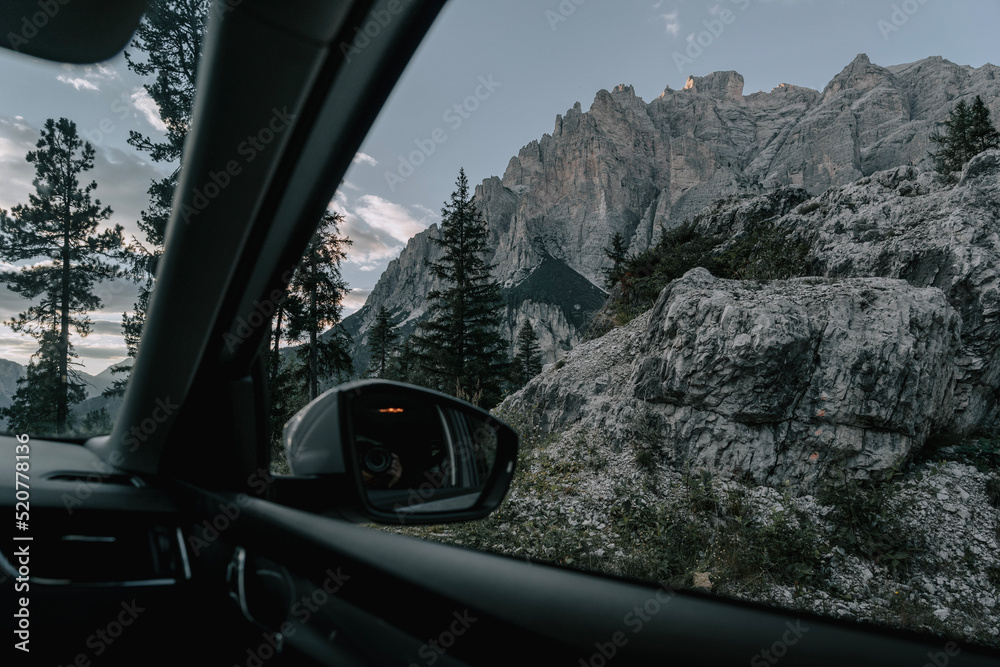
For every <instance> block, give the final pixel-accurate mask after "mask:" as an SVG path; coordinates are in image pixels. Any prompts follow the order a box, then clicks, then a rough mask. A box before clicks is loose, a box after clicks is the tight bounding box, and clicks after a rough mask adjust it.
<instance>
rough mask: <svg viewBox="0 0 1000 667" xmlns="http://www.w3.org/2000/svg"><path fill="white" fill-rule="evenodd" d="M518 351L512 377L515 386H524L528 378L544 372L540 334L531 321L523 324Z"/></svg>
mask: <svg viewBox="0 0 1000 667" xmlns="http://www.w3.org/2000/svg"><path fill="white" fill-rule="evenodd" d="M515 345H516V348H517V352H516V353H515V354H514V361H513V363H512V364H511V367H512V368H511V371H512V372H511V379H512V380H513V382H514V384H515V386H517V387H523V386H524V385H526V384H527V383H528V380H530V379H531V378H533V377H535V376H536V375H538V374H539V373H541V372H542V351H541V349H540V348H539V347H538V336H536V335H535V329H534V328H533V327H532V326H531V323H530V322H525V323H524V324H523V325H521V330H520V331H518V333H517V341H516V343H515Z"/></svg>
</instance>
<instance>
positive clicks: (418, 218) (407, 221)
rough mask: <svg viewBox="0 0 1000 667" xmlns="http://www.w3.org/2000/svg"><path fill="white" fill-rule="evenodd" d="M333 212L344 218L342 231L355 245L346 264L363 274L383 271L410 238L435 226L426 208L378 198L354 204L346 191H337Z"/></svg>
mask: <svg viewBox="0 0 1000 667" xmlns="http://www.w3.org/2000/svg"><path fill="white" fill-rule="evenodd" d="M330 208H331V209H332V210H334V211H336V212H338V213H340V214H341V215H343V216H344V222H343V224H342V225H341V228H340V231H341V233H342V234H345V235H346V236H348V237H349V238H350V239H351V241H352V242H353V245H352V246H351V247H350V249H348V251H347V259H346V260H345V263H347V264H350V265H352V266H354V267H356V268H357V269H359V270H361V271H374V270H375V269H380V268H382V267H384V265H385V262H386V260H389V259H393V258H395V257H396V255H398V254H399V251H400V250H402V249H403V246H404V245H405V244H406V242H407V241H408V240H410V238H412V237H413V236H415V235H416V234H419V233H420V232H422V231H423V230H425V229H426V228H427V227H428V226H429V225H430V224H431V223H433V222H436V216H435V214H434V212H433V211H431V210H430V209H427V208H425V207H423V206H411V207H406V206H403V205H401V204H396V203H394V202H391V201H388V200H386V199H383V198H381V197H378V196H375V195H364V196H362V197H359V198H358V199H357V200H356V201H355V202H353V203H351V202H350V200H349V199H348V197H347V195H346V194H345V193H344V192H343V190H338V191H337V194H336V196H335V197H334V200H333V201H332V202H331V203H330Z"/></svg>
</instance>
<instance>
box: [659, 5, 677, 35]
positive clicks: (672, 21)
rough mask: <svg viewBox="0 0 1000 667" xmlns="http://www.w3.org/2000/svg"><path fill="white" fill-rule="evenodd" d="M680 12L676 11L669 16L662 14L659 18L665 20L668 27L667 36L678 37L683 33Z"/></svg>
mask: <svg viewBox="0 0 1000 667" xmlns="http://www.w3.org/2000/svg"><path fill="white" fill-rule="evenodd" d="M679 13H680V12H679V11H678V10H676V9H675V10H674V11H672V12H670V13H669V14H660V16H659V18H660V19H662V20H663V22H664V23H665V26H666V31H667V34H669V35H673V36H674V37H676V36H677V35H678V34H679V33H680V31H681V22H680V20H679V18H678V16H679Z"/></svg>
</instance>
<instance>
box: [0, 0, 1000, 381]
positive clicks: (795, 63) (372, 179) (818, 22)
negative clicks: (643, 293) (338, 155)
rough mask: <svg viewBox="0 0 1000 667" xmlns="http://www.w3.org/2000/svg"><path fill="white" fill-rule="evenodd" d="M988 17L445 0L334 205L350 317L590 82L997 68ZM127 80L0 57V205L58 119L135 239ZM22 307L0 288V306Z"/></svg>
mask: <svg viewBox="0 0 1000 667" xmlns="http://www.w3.org/2000/svg"><path fill="white" fill-rule="evenodd" d="M998 27H1000V6H998V4H997V3H995V2H994V1H993V0H961V1H960V2H955V1H954V0H952V1H950V2H946V1H945V0H905V1H899V0H895V1H888V0H715V1H711V2H699V1H696V0H504V1H503V2H490V1H487V0H452V2H450V4H449V5H447V7H446V8H445V10H444V12H443V13H442V14H441V16H440V17H439V18H438V20H437V22H436V24H435V25H434V28H433V29H432V31H431V32H430V34H429V35H428V37H427V39H426V40H425V41H424V43H423V45H422V46H421V48H420V50H419V51H418V53H417V56H416V57H415V58H414V60H413V61H412V62H411V63H410V65H409V66H408V67H407V70H406V72H405V74H404V77H403V79H402V80H401V81H400V83H399V84H398V85H397V87H396V89H395V91H394V92H393V94H392V96H391V97H390V100H389V103H388V104H387V105H386V107H385V109H384V110H383V112H382V114H381V115H380V116H379V118H378V121H377V122H376V124H375V127H374V128H373V130H372V132H371V133H370V135H369V136H368V137H367V139H366V140H365V142H364V144H363V146H362V149H361V152H360V153H359V154H358V155H357V156H356V157H355V161H354V164H353V166H352V168H351V169H350V171H349V172H348V174H347V176H346V179H345V183H344V185H343V186H342V187H341V189H340V192H339V193H338V195H337V199H336V201H335V203H334V204H333V206H334V207H335V208H336V209H337V210H339V211H341V212H342V213H344V214H345V216H346V221H347V222H346V224H345V226H344V229H342V231H343V232H345V233H346V234H347V235H348V236H350V237H351V238H352V240H353V241H354V246H353V247H352V248H351V251H350V252H349V254H348V258H347V262H346V264H345V266H344V267H343V271H344V275H345V277H346V278H347V279H348V281H349V283H350V285H351V287H352V288H353V292H352V293H351V295H350V297H349V300H348V312H352V311H353V310H355V309H357V308H358V307H360V305H361V304H362V303H363V302H364V298H365V297H366V296H367V294H368V291H369V290H370V289H371V288H372V287H373V286H374V284H375V282H376V281H377V280H378V277H379V275H381V273H382V271H383V269H384V268H385V266H386V264H387V263H388V262H389V260H391V259H392V258H394V257H396V256H397V255H398V254H399V251H400V250H401V249H402V247H403V245H404V244H405V242H406V240H407V239H408V238H409V237H411V236H412V235H413V234H415V233H416V232H418V231H420V230H421V229H424V228H425V227H427V226H428V225H430V224H432V223H435V222H439V220H440V209H441V206H442V204H443V203H444V201H445V200H446V199H447V198H448V196H449V194H450V193H451V191H452V189H453V186H454V181H455V177H456V176H457V174H458V169H459V167H463V166H464V167H465V170H466V174H467V175H468V176H469V179H470V181H471V182H472V183H479V182H480V181H482V180H483V179H484V178H487V177H489V176H491V175H497V176H501V175H503V172H504V169H505V168H506V166H507V163H508V162H509V160H510V158H511V157H512V156H514V155H516V154H517V152H518V150H519V149H520V148H521V147H522V146H523V145H525V144H527V143H528V142H530V141H532V140H534V139H538V138H540V137H541V136H542V134H544V133H551V132H552V128H553V125H554V121H555V116H556V114H557V113H565V112H566V110H567V109H569V108H570V107H572V106H573V104H574V103H575V102H577V101H579V102H580V103H581V104H582V106H583V109H584V110H587V109H588V108H589V106H590V103H591V102H592V101H593V99H594V95H595V94H596V93H597V91H598V90H600V89H602V88H603V89H611V88H613V87H614V86H616V85H618V84H620V83H625V84H631V85H633V86H634V87H635V91H636V94H638V95H639V96H640V97H642V98H643V99H644V100H646V101H650V100H652V99H653V98H655V97H657V96H658V95H659V94H660V93H661V92H662V91H663V89H664V88H665V87H667V86H669V87H671V88H674V89H678V88H682V87H683V86H684V83H685V81H686V79H687V76H688V75H695V76H702V75H705V74H708V73H710V72H712V71H717V70H736V71H738V72H739V73H740V74H742V75H743V76H744V78H745V80H746V86H745V90H744V92H745V93H746V94H749V93H752V92H756V91H757V90H765V91H768V90H770V89H772V88H773V87H774V86H776V85H778V84H779V83H793V84H796V85H801V86H809V87H812V88H816V89H819V90H822V88H823V87H824V86H825V85H826V83H827V82H828V81H829V80H830V79H831V78H832V77H833V76H834V75H835V74H837V72H839V71H840V70H841V69H843V68H844V67H845V66H846V65H847V64H848V63H849V62H851V60H853V59H854V57H855V56H856V55H857V54H858V53H867V54H868V56H869V58H870V59H871V60H872V62H874V63H877V64H880V65H894V64H899V63H905V62H912V61H915V60H919V59H921V58H925V57H928V56H932V55H940V56H944V57H945V58H947V59H948V60H951V61H953V62H957V63H960V64H966V65H972V66H975V67H979V66H981V65H983V64H984V63H986V62H993V63H998V62H1000V57H998V55H997V50H998V44H1000V42H998V40H997V38H996V31H997V28H998ZM699 42H700V44H699ZM692 43H693V44H695V46H692ZM142 83H143V82H142V81H141V80H140V79H139V78H138V77H136V76H134V75H133V74H131V73H130V72H128V70H127V69H126V67H125V63H124V58H122V57H118V58H116V59H114V60H111V61H109V62H107V63H104V64H102V65H100V66H92V67H68V66H58V65H51V64H47V63H41V62H38V61H35V60H33V59H31V58H28V57H25V56H22V55H19V54H15V53H12V52H9V51H6V50H4V51H3V52H2V53H0V90H3V93H4V94H3V95H2V96H0V170H2V172H0V173H2V178H0V207H3V208H5V209H9V208H10V206H12V205H14V204H17V203H21V202H26V201H27V194H28V192H30V191H31V190H32V188H31V178H32V176H33V173H34V172H33V169H32V167H31V165H29V164H27V162H25V160H24V156H25V154H26V153H27V152H28V151H29V150H31V149H32V148H33V147H34V143H35V142H36V141H37V140H38V137H39V135H40V128H41V127H42V125H43V124H44V122H45V120H46V118H50V117H52V118H59V117H61V116H66V117H68V118H70V119H71V120H73V121H74V122H76V124H77V126H78V128H79V129H80V130H81V131H82V132H83V133H84V136H85V137H86V138H88V139H89V140H90V141H91V142H92V143H94V144H95V145H96V146H97V165H96V167H95V169H94V171H93V172H91V174H92V177H93V178H94V179H95V180H97V182H98V189H97V191H96V195H97V197H98V198H100V199H101V201H102V203H104V204H107V205H110V206H111V207H112V208H113V209H114V212H115V213H114V216H113V222H118V223H121V224H122V225H124V226H125V228H126V230H127V231H128V232H131V233H138V232H137V228H136V224H135V221H136V220H137V219H138V217H139V211H140V210H142V209H143V208H144V207H145V205H146V202H147V195H146V188H147V186H148V183H149V181H150V179H152V178H158V177H160V176H161V175H164V174H166V173H167V172H168V171H169V169H170V167H169V166H166V165H157V164H151V163H150V162H149V161H148V160H147V159H146V157H145V156H144V155H142V154H139V153H137V152H136V151H135V150H134V149H132V148H131V147H130V146H128V144H127V143H126V139H127V138H128V131H129V130H130V129H135V130H138V131H140V132H143V133H147V134H153V135H154V136H155V134H156V133H157V131H158V129H162V125H161V124H160V122H159V119H158V116H157V114H156V108H155V105H154V104H153V103H152V102H151V100H150V99H149V98H148V96H146V95H145V93H144V91H143V90H142ZM477 95H478V97H477ZM455 105H459V107H458V109H456V108H455ZM435 139H436V141H435ZM432 145H433V150H430V147H431V146H432ZM103 295H104V296H105V297H106V298H105V306H104V308H103V309H102V310H101V311H100V312H97V313H94V314H92V316H91V317H92V318H93V319H94V320H95V322H96V326H95V331H94V333H93V334H92V335H90V336H88V337H87V338H86V339H80V338H76V340H74V344H75V346H76V349H77V351H78V352H79V353H80V355H81V357H82V359H81V360H82V361H83V362H84V364H85V369H86V370H87V371H88V372H91V373H97V372H99V371H101V370H103V369H104V368H106V367H107V366H108V365H110V364H111V363H114V362H116V361H119V360H120V359H122V358H123V357H124V344H123V341H122V338H121V332H120V322H121V315H122V312H123V311H125V310H129V309H130V308H131V306H132V303H133V301H134V299H135V288H134V286H132V285H128V284H125V283H121V284H114V285H106V286H105V287H104V292H103ZM23 308H24V304H23V303H22V302H21V301H20V300H19V298H18V297H17V296H16V295H14V294H12V293H10V292H9V291H8V290H6V289H5V288H3V287H0V318H2V319H3V320H7V319H9V318H10V317H11V316H12V315H13V314H15V313H17V312H19V311H20V310H23ZM34 351H35V343H34V341H33V340H31V339H22V338H19V337H18V336H15V335H14V334H13V333H12V332H11V330H10V328H9V327H8V326H6V325H0V358H5V359H10V360H13V361H17V362H19V363H27V361H28V358H29V357H30V355H31V354H32V353H33V352H34Z"/></svg>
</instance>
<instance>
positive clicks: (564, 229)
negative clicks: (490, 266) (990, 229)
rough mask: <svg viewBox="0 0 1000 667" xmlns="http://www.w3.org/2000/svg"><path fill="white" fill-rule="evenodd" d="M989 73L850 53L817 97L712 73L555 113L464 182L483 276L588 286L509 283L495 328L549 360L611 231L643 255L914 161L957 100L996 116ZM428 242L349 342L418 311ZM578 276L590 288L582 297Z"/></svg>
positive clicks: (570, 337)
mask: <svg viewBox="0 0 1000 667" xmlns="http://www.w3.org/2000/svg"><path fill="white" fill-rule="evenodd" d="M998 73H1000V68H997V67H995V66H993V65H984V66H983V67H980V68H978V69H974V68H971V67H967V66H960V65H956V64H954V63H951V62H949V61H947V60H943V59H942V58H940V57H934V58H927V59H925V60H921V61H919V62H916V63H910V64H905V65H896V66H891V67H881V66H878V65H875V64H872V63H871V62H870V61H869V60H868V58H867V57H866V56H864V55H859V56H858V57H857V58H856V59H855V60H854V61H853V62H852V63H851V64H849V65H848V66H847V67H846V68H845V69H844V70H843V71H842V72H840V73H839V74H838V75H837V76H836V77H834V78H833V80H832V81H830V83H829V84H828V85H827V86H826V88H825V89H824V90H823V91H822V92H819V91H815V90H811V89H808V88H801V87H798V86H793V85H789V84H781V85H779V86H778V87H776V88H775V89H774V90H772V91H771V92H769V93H764V92H758V93H753V94H751V95H744V94H743V78H742V77H741V76H740V75H739V74H737V73H736V72H716V73H714V74H710V75H708V76H705V77H691V78H690V79H689V80H688V83H687V85H686V86H685V88H684V89H683V90H671V89H670V88H667V89H666V90H665V91H664V92H663V94H662V95H660V96H659V97H658V98H656V99H655V100H652V101H651V102H648V103H647V102H644V101H643V100H642V99H640V98H639V97H637V96H636V95H635V92H634V90H633V89H632V87H631V86H626V85H621V86H618V87H616V88H614V89H613V90H611V91H610V92H609V91H607V90H602V91H600V92H598V93H597V96H596V97H595V99H594V101H593V104H592V105H591V107H590V109H589V110H588V111H587V112H584V111H583V110H582V107H581V105H580V104H579V103H577V104H576V105H574V106H573V108H571V109H570V110H569V111H567V112H566V114H564V115H558V116H556V122H555V127H554V129H553V132H552V134H551V135H550V134H546V135H544V136H543V137H542V138H541V139H540V140H537V141H532V142H531V143H529V144H528V145H526V146H524V147H523V148H522V149H521V150H520V151H519V152H518V154H517V156H516V157H514V158H512V159H511V160H510V163H509V164H508V165H507V168H506V170H505V172H504V174H503V177H502V178H497V177H490V178H487V179H486V180H484V181H483V182H482V184H481V185H480V186H478V187H477V188H476V201H477V203H478V205H479V207H480V208H481V210H482V211H483V213H484V217H485V219H486V221H487V224H488V226H489V228H490V235H491V245H492V247H493V248H495V251H494V253H493V256H492V258H491V261H492V262H493V263H494V264H495V265H496V269H495V275H496V277H497V278H498V279H499V280H500V281H501V282H502V283H503V285H504V286H505V287H508V288H514V287H516V286H518V285H522V284H524V283H525V281H526V280H528V279H529V277H530V276H531V275H532V272H533V271H536V270H537V269H538V268H539V267H540V266H541V265H542V264H543V262H545V261H550V262H551V261H556V262H561V263H562V264H563V265H564V266H562V267H561V268H560V272H561V273H564V274H565V275H567V276H568V275H570V272H573V273H575V274H576V276H577V277H575V278H574V279H573V280H571V281H570V284H571V285H572V288H573V290H574V291H575V292H576V293H577V294H581V293H583V292H589V293H588V294H585V296H586V298H583V297H569V296H567V295H556V296H555V298H552V296H553V295H552V293H549V295H548V296H547V297H542V296H537V295H534V296H533V295H530V294H526V290H523V289H522V290H521V296H520V297H519V299H518V300H517V302H516V303H511V304H510V305H509V307H508V313H507V321H508V323H509V324H508V328H509V332H508V333H510V334H511V337H513V333H515V332H516V330H517V327H518V326H519V325H520V323H521V322H523V321H525V320H528V321H531V322H533V323H534V324H536V328H537V329H539V335H540V341H539V342H540V344H541V346H542V349H543V352H544V353H545V360H546V361H547V362H551V361H554V360H555V359H556V358H561V357H562V356H564V353H565V351H566V350H568V349H570V348H571V347H572V346H573V345H575V344H577V343H578V342H579V341H580V339H581V332H580V331H579V329H578V328H577V327H576V326H575V324H574V315H575V314H576V313H577V311H582V312H585V313H586V312H593V310H596V307H595V306H593V304H597V306H599V303H597V302H598V301H600V300H601V298H602V297H603V294H602V293H601V291H600V290H599V289H598V288H599V287H600V286H602V269H604V268H606V267H607V266H608V263H609V262H608V260H607V258H606V257H605V256H604V253H603V248H604V247H605V246H607V245H608V242H609V239H610V238H611V236H612V235H613V234H614V233H615V232H620V233H622V234H623V235H624V237H625V238H626V239H627V240H628V242H629V244H630V248H631V250H632V251H633V252H641V251H643V250H645V249H646V248H648V247H649V246H650V245H651V244H652V243H654V242H655V241H656V239H657V237H658V234H659V232H660V229H661V228H662V227H666V228H670V227H672V226H674V225H677V224H679V223H681V222H682V221H683V220H685V219H686V218H690V217H693V216H694V215H695V214H697V213H698V212H699V211H701V210H702V209H703V208H705V207H706V206H709V205H711V204H714V203H715V202H716V201H718V200H719V199H721V198H725V197H730V196H735V195H742V194H747V193H763V192H767V191H771V190H773V189H776V188H780V187H784V186H800V187H802V188H804V189H805V190H806V191H807V192H808V193H809V194H811V195H817V194H820V193H822V192H824V191H825V190H827V189H828V188H830V187H831V186H838V185H845V184H848V183H851V182H854V181H856V180H857V179H859V178H862V177H864V176H866V175H871V174H873V173H875V172H877V171H880V170H885V169H889V168H893V167H897V166H900V165H919V164H921V163H922V162H924V161H925V159H926V155H927V152H928V150H929V149H930V147H931V144H930V142H929V139H928V137H929V136H930V134H931V132H932V131H933V129H934V127H935V125H936V124H937V123H939V122H940V121H942V120H944V119H945V118H946V117H947V115H948V112H949V111H950V110H951V108H952V107H953V106H954V104H955V102H956V101H957V100H958V99H960V98H971V97H974V96H975V95H981V96H982V98H983V100H984V101H985V102H986V103H987V105H988V106H989V107H990V108H991V111H992V112H993V115H994V117H998V116H1000V78H998ZM434 233H435V230H434V228H433V227H432V228H431V229H429V230H427V231H425V232H422V233H421V234H418V235H417V236H416V237H414V238H413V239H411V241H410V242H409V244H408V245H407V247H406V248H405V249H404V250H403V252H402V253H401V255H400V257H399V258H398V259H397V260H394V261H393V262H392V263H391V264H390V266H389V268H388V269H387V270H386V272H385V274H384V275H383V276H382V278H381V279H380V280H379V283H378V285H377V286H376V287H375V289H374V291H373V292H372V294H371V296H370V297H369V299H368V302H367V304H366V305H365V307H364V308H362V309H361V310H360V311H359V312H358V313H356V314H355V315H352V316H351V317H350V318H348V321H347V322H346V324H347V326H348V329H349V331H351V333H352V334H356V335H357V336H358V339H359V340H361V341H362V345H363V340H364V333H365V332H366V331H367V329H368V327H369V326H371V324H372V322H373V321H374V317H375V313H376V312H377V311H378V308H379V306H382V305H384V306H386V307H387V308H388V309H389V310H390V312H392V313H393V314H394V315H395V316H396V317H397V319H399V320H407V321H412V320H413V319H414V318H419V317H420V316H421V314H422V312H423V307H424V304H423V298H424V295H425V294H426V293H427V291H428V290H430V289H433V288H434V287H435V286H436V285H435V282H434V280H433V279H432V278H431V276H430V275H429V273H428V272H427V270H426V267H425V266H424V261H423V260H424V259H425V258H427V259H434V257H435V255H434V253H435V250H436V249H435V248H433V247H432V244H431V243H430V242H429V235H431V234H434ZM581 280H585V281H587V282H589V283H591V285H592V286H593V287H592V289H590V290H581V286H582V283H581V282H580V281H581ZM576 306H580V308H579V309H578V308H576ZM560 313H561V316H560ZM542 318H545V319H542ZM538 325H540V326H538ZM359 355H360V357H365V352H364V350H363V349H360V350H359Z"/></svg>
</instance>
